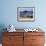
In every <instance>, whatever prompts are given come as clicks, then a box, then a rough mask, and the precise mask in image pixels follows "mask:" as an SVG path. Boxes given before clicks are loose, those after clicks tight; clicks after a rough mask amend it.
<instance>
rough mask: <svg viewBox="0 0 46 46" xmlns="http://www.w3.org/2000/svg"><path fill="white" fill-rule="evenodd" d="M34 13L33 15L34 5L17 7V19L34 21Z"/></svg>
mask: <svg viewBox="0 0 46 46" xmlns="http://www.w3.org/2000/svg"><path fill="white" fill-rule="evenodd" d="M34 15H35V8H34V7H18V8H17V20H18V21H34V20H35V16H34Z"/></svg>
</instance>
